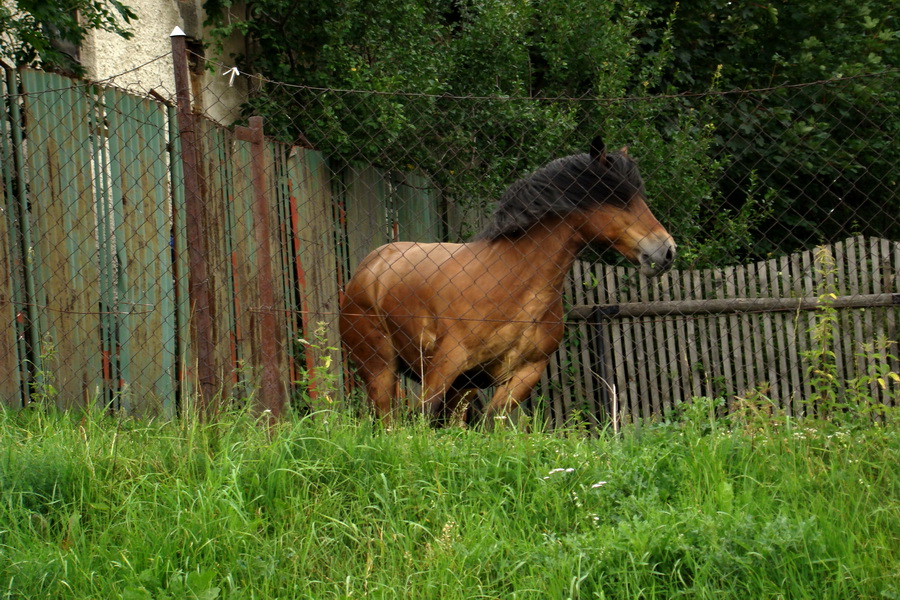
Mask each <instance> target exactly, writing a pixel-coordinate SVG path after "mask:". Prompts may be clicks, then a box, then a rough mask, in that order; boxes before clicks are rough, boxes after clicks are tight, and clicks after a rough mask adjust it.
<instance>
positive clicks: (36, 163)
mask: <svg viewBox="0 0 900 600" xmlns="http://www.w3.org/2000/svg"><path fill="white" fill-rule="evenodd" d="M22 85H23V90H24V91H25V93H26V95H25V100H24V109H25V122H26V138H27V141H28V162H29V178H28V191H29V201H30V207H31V214H30V217H31V227H32V230H33V231H32V236H33V243H34V245H33V247H32V248H29V251H30V252H31V253H32V257H33V261H34V263H33V265H34V280H35V297H34V298H33V299H32V301H33V302H34V304H35V305H36V306H37V313H38V323H37V326H38V330H39V332H40V333H41V335H42V345H41V349H40V350H39V355H40V356H41V359H40V361H39V362H40V364H39V376H38V377H37V382H36V387H35V389H36V390H37V391H39V392H40V393H43V394H47V395H48V397H54V398H55V400H56V404H57V406H59V407H60V408H71V407H76V406H85V405H86V404H88V403H89V402H91V400H92V399H94V398H97V397H98V396H99V394H100V393H101V389H102V385H101V383H102V382H101V370H102V356H101V348H100V344H99V340H98V338H97V331H98V329H99V321H100V319H99V315H98V312H99V311H98V306H99V304H100V297H99V266H98V252H97V241H98V240H97V234H96V232H97V228H96V214H95V212H94V196H93V190H92V185H91V180H92V156H91V154H92V152H91V150H92V142H91V137H90V131H89V123H90V118H91V115H92V114H93V111H94V110H95V109H96V102H95V100H94V99H93V97H92V96H91V94H90V90H89V88H87V87H86V86H84V85H81V84H77V83H75V82H73V81H72V80H70V79H68V78H65V77H61V76H58V75H54V74H49V73H40V72H37V71H33V70H23V71H22Z"/></svg>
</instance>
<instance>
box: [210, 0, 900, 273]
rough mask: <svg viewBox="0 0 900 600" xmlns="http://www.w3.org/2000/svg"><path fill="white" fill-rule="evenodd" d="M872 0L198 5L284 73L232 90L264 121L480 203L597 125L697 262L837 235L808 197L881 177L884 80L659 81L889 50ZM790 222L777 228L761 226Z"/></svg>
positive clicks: (216, 26)
mask: <svg viewBox="0 0 900 600" xmlns="http://www.w3.org/2000/svg"><path fill="white" fill-rule="evenodd" d="M890 4H891V2H890V1H889V0H871V1H868V0H866V1H863V2H855V3H851V2H849V1H848V0H838V1H837V2H832V3H829V4H828V5H827V6H826V5H825V4H824V3H816V2H811V1H806V2H799V3H794V2H790V3H789V2H787V1H786V0H780V1H776V2H769V3H763V4H758V3H753V4H743V3H733V2H728V1H725V0H700V1H698V2H692V3H681V4H679V3H673V2H668V1H663V0H617V1H615V2H597V1H595V0H542V1H540V2H534V1H532V0H457V1H451V2H434V1H430V0H370V1H365V2H364V1H362V0H332V1H330V2H290V1H287V0H255V1H253V2H251V3H248V4H247V5H246V9H245V11H246V12H243V13H240V14H237V13H235V10H236V6H238V4H237V3H236V2H233V1H232V0H207V2H206V5H205V7H206V9H207V11H208V13H209V14H210V15H212V18H211V24H212V25H213V32H214V35H215V37H216V39H218V40H224V39H225V38H227V37H228V36H229V35H231V34H232V33H234V32H239V33H241V34H243V35H244V36H245V37H246V39H247V40H248V41H249V42H248V45H247V51H246V53H245V54H243V55H242V56H238V57H236V60H237V61H238V64H239V66H240V67H241V70H242V71H245V72H252V73H258V74H261V75H263V76H264V77H265V78H267V79H269V80H272V81H278V82H283V83H284V84H287V85H276V84H273V83H265V84H261V85H259V86H257V87H256V88H255V90H254V93H253V94H252V97H251V98H250V100H249V102H248V104H247V106H246V107H245V110H246V112H247V113H248V114H249V113H255V114H262V115H264V116H266V117H267V130H268V131H269V132H275V133H276V134H277V135H278V136H279V137H281V138H282V139H285V140H288V141H297V140H301V139H302V140H308V141H309V142H310V143H311V144H312V145H314V146H315V147H317V148H319V149H321V150H322V151H324V152H325V153H326V154H327V155H329V156H330V157H333V158H334V157H337V158H339V159H341V160H344V161H347V162H351V161H354V160H364V161H366V162H370V163H375V164H378V165H381V166H383V167H385V168H390V169H399V170H402V169H404V168H408V166H411V165H415V166H416V167H417V168H421V169H423V170H425V171H427V172H429V173H431V174H432V175H433V177H434V178H435V179H437V180H438V183H439V185H440V186H441V188H442V190H443V191H444V192H445V194H447V195H449V196H451V197H452V198H454V199H455V201H457V202H460V203H466V205H467V206H469V207H475V209H477V210H479V211H482V212H483V211H484V209H485V208H486V206H485V205H486V204H488V203H489V202H490V201H493V200H496V198H497V197H498V196H499V193H500V191H501V190H502V189H503V188H504V187H505V186H506V185H508V184H509V183H510V181H511V179H512V178H515V177H516V176H517V175H521V174H522V173H523V172H525V171H527V170H529V169H533V168H535V167H536V166H538V165H540V164H542V163H544V162H546V161H547V160H549V159H550V158H552V157H554V156H559V155H560V154H563V153H567V152H574V151H583V150H584V148H586V144H587V140H589V139H590V138H591V137H592V136H593V135H595V133H596V132H598V131H602V132H603V133H604V135H605V136H606V138H607V139H608V141H609V142H610V144H611V145H612V144H615V145H623V144H630V145H631V151H632V154H634V155H635V156H638V157H639V158H640V160H641V164H642V171H643V172H644V174H645V177H646V179H647V180H648V181H647V184H648V190H649V192H650V195H651V202H652V203H653V205H654V209H655V210H656V212H658V213H660V214H662V215H663V220H664V221H665V222H666V223H667V225H668V226H669V229H670V230H672V231H676V232H678V234H679V235H678V238H679V242H680V243H681V248H682V256H683V257H684V260H687V261H688V263H689V264H695V265H699V264H709V263H717V262H718V263H721V262H725V261H733V260H737V259H742V258H746V257H747V256H748V255H754V254H755V255H762V254H765V253H766V252H769V251H772V250H774V249H776V248H775V246H778V245H779V244H780V245H781V247H780V248H779V249H781V250H787V249H792V248H793V247H796V246H797V245H801V244H803V243H806V242H807V241H808V240H809V239H812V238H822V237H830V236H835V235H838V233H839V232H841V231H843V228H844V227H845V225H846V221H843V222H841V223H840V224H837V223H835V224H833V226H832V227H831V229H830V230H829V229H828V225H827V222H828V219H826V218H825V217H823V213H825V214H834V212H835V210H836V208H835V207H836V206H837V205H839V204H840V203H841V202H843V203H847V202H850V201H851V200H852V202H854V203H856V204H861V205H867V206H868V208H859V207H857V206H856V205H855V204H854V208H853V209H852V210H853V214H854V215H857V216H858V217H859V218H862V217H863V215H866V218H868V216H869V213H872V214H875V213H874V212H873V210H874V205H873V204H872V203H871V202H870V201H869V200H870V199H867V198H863V197H862V196H864V195H865V194H866V192H865V190H862V187H864V183H865V180H864V178H866V177H870V178H871V177H876V178H881V179H879V181H880V182H881V183H880V184H879V185H888V184H889V182H890V181H891V180H892V179H891V178H892V177H893V178H894V179H895V176H893V175H891V173H892V171H891V170H890V165H891V164H896V160H895V159H896V154H895V153H896V150H895V149H893V148H889V147H887V145H885V144H884V143H883V140H884V135H883V133H882V131H881V130H879V128H884V127H886V126H887V127H893V128H896V121H897V120H896V115H895V114H893V116H892V113H895V112H896V94H897V91H896V86H894V87H892V86H893V83H892V82H891V80H889V79H886V78H883V79H877V78H873V79H856V80H850V81H849V82H848V83H843V84H835V85H833V86H820V87H817V88H815V91H799V90H794V89H792V88H785V89H783V90H781V91H778V92H768V93H763V94H758V95H751V94H746V95H735V96H716V95H704V96H701V97H696V98H691V97H676V98H671V97H660V94H665V95H672V94H678V93H681V92H706V91H709V90H711V89H712V90H724V89H730V88H732V87H740V88H748V87H760V86H776V85H780V84H784V83H799V82H804V81H811V80H817V79H826V78H832V77H836V76H847V75H863V74H866V73H869V72H871V71H884V70H889V69H890V68H891V65H894V64H896V51H897V33H896V29H897V27H896V17H895V16H893V12H895V11H891V10H889V9H890ZM240 6H243V5H240ZM893 82H894V83H896V78H894V80H893ZM341 90H343V91H341ZM398 92H400V93H398ZM626 99H627V100H626ZM886 124H887V125H886ZM879 144H882V145H881V146H879ZM825 154H827V156H826V157H824V158H823V155H825ZM891 160H893V161H894V162H893V163H890V161H891ZM873 165H874V167H873ZM863 166H865V168H863ZM857 175H858V176H857ZM861 178H863V179H861ZM839 180H840V182H841V183H840V185H838V186H837V187H835V182H836V181H839ZM842 185H844V187H846V188H847V189H848V190H850V191H851V192H859V194H857V195H858V196H859V198H855V199H849V198H850V196H848V195H847V193H844V192H842V191H840V190H841V189H843V188H841V186H842ZM833 190H838V191H833ZM848 193H849V192H848ZM813 197H814V198H816V201H817V204H816V206H815V207H814V208H811V209H807V207H806V206H805V204H808V203H809V198H813ZM848 199H849V200H848ZM893 202H894V203H895V205H896V202H897V199H896V194H894V197H893ZM867 203H868V204H867ZM870 209H871V210H870ZM829 211H830V213H829ZM867 211H868V212H867ZM876 212H877V211H876ZM895 213H900V210H895ZM823 224H824V225H823ZM778 227H781V229H778ZM797 228H799V230H800V233H799V234H797V235H796V236H795V237H794V238H792V239H789V240H786V241H784V242H783V243H780V242H778V241H777V240H776V243H775V245H771V244H770V245H768V246H767V245H766V244H761V243H760V240H761V239H762V238H770V239H771V238H772V237H773V236H774V237H778V236H779V235H781V234H784V233H785V232H786V231H787V230H789V229H790V230H791V231H793V230H795V229H797ZM456 233H457V234H458V235H460V236H464V235H465V234H466V233H470V232H469V231H459V232H456Z"/></svg>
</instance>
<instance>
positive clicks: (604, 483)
mask: <svg viewBox="0 0 900 600" xmlns="http://www.w3.org/2000/svg"><path fill="white" fill-rule="evenodd" d="M607 483H608V482H606V481H598V482H597V483H595V484H594V485H592V486H591V487H592V488H598V487H603V486H604V485H606V484H607Z"/></svg>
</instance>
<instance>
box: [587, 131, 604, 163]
mask: <svg viewBox="0 0 900 600" xmlns="http://www.w3.org/2000/svg"><path fill="white" fill-rule="evenodd" d="M591 158H592V159H594V160H595V161H597V162H598V163H600V164H601V165H603V166H606V144H604V143H603V138H601V137H600V136H599V135H598V136H597V137H595V138H594V141H592V142H591Z"/></svg>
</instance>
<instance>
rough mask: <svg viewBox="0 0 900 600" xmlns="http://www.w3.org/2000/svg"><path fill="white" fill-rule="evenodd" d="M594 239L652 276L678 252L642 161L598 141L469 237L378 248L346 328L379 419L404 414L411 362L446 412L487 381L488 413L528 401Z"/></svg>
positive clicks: (351, 290)
mask: <svg viewBox="0 0 900 600" xmlns="http://www.w3.org/2000/svg"><path fill="white" fill-rule="evenodd" d="M588 245H592V246H594V247H595V248H597V249H605V248H614V249H615V250H617V251H619V252H620V253H621V254H623V255H624V256H625V258H627V259H628V260H629V261H631V262H633V263H635V264H638V265H640V266H641V269H642V271H643V272H644V273H646V274H648V275H655V274H658V273H660V272H662V271H664V270H665V269H667V268H668V267H670V266H671V264H672V261H673V260H674V258H675V242H674V241H673V240H672V236H671V235H669V233H668V232H667V231H666V230H665V228H663V226H662V225H660V223H659V221H657V220H656V217H654V216H653V214H652V213H651V212H650V209H649V208H648V207H647V203H646V201H645V193H644V184H643V181H642V180H641V177H640V174H639V173H638V170H637V166H636V164H635V163H634V161H633V160H632V159H631V158H630V157H628V156H627V152H626V151H625V150H624V149H623V151H621V152H616V153H609V154H607V152H606V148H605V146H604V145H603V142H602V141H600V139H599V138H597V139H595V140H594V143H593V144H592V146H591V151H590V152H589V153H588V154H579V155H575V156H568V157H565V158H560V159H557V160H555V161H553V162H551V163H550V164H548V165H547V166H545V167H543V168H541V169H539V170H537V171H536V172H534V173H533V174H531V175H530V176H528V177H525V178H524V179H521V180H519V181H517V182H516V183H514V184H513V185H512V186H511V187H510V188H509V189H508V190H507V191H506V192H505V193H504V195H503V197H502V198H501V200H500V203H499V206H498V208H497V210H496V211H495V213H494V215H493V216H492V218H491V222H490V223H489V224H488V226H487V227H486V228H485V230H484V231H482V232H481V233H480V234H479V235H477V236H476V237H475V238H474V239H473V240H472V241H470V242H467V243H463V244H449V243H435V244H421V243H414V242H397V243H393V244H387V245H384V246H381V247H380V248H377V249H375V250H373V251H372V253H371V254H369V255H368V256H367V257H366V258H365V259H364V260H363V261H362V263H361V264H360V265H359V268H358V269H357V271H356V273H355V274H354V275H353V277H352V278H351V279H350V281H349V282H348V283H347V286H346V289H345V290H344V296H343V298H342V301H341V316H340V330H341V337H342V339H343V343H344V346H345V348H346V350H347V351H348V353H349V357H350V359H351V360H352V361H353V362H354V363H355V364H356V366H357V369H358V372H359V375H360V377H361V378H362V381H363V383H364V384H365V387H366V392H367V394H368V397H369V401H370V402H371V404H372V406H373V407H374V409H375V413H376V414H377V415H378V417H380V418H382V419H384V420H385V421H388V422H390V421H391V420H392V419H393V417H394V411H393V410H392V406H391V404H392V398H393V396H394V392H395V389H396V386H397V376H398V373H399V372H400V371H401V370H403V371H407V372H410V373H412V374H413V375H416V376H418V377H419V378H421V381H422V408H423V410H424V412H425V413H426V414H427V415H429V416H431V417H432V418H433V419H436V420H442V419H445V418H446V417H447V416H448V415H450V414H452V412H453V411H454V410H455V409H456V407H457V405H458V404H459V403H460V401H461V400H463V399H464V398H465V397H466V396H467V395H468V394H469V393H470V392H472V391H474V390H476V389H477V388H485V387H490V386H497V389H496V392H495V393H494V395H493V398H492V399H491V401H490V403H489V404H488V406H487V408H486V410H485V413H484V416H485V418H486V419H490V418H491V417H493V416H495V415H498V414H502V413H504V412H506V411H508V410H510V409H512V408H515V407H516V406H518V404H519V403H520V402H521V401H522V400H523V399H525V398H527V397H528V395H529V394H530V393H531V390H532V388H533V387H534V386H535V384H537V382H538V381H539V379H540V377H541V373H542V372H543V371H544V368H545V367H546V366H547V363H548V362H549V359H550V355H551V354H552V353H553V352H554V351H555V350H556V349H557V347H558V346H559V344H560V341H561V340H562V337H563V282H564V280H565V277H566V273H567V272H568V271H569V268H570V267H571V266H572V263H573V262H574V261H575V258H576V257H577V256H578V254H579V252H581V251H582V250H583V249H584V248H585V247H587V246H588Z"/></svg>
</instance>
